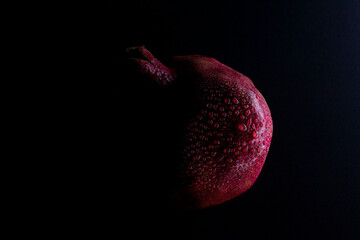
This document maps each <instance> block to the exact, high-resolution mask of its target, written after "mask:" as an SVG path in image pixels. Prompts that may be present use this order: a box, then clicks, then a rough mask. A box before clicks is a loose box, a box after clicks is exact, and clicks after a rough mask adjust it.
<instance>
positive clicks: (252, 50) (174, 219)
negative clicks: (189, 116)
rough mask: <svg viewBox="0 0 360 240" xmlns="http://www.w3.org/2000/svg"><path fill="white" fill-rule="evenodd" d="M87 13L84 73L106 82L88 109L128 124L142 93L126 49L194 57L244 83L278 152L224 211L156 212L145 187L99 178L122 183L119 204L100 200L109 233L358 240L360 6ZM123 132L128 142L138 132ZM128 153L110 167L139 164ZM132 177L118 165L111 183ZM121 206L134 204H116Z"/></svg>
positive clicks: (260, 4) (208, 6) (165, 4)
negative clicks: (251, 87) (266, 116)
mask: <svg viewBox="0 0 360 240" xmlns="http://www.w3.org/2000/svg"><path fill="white" fill-rule="evenodd" d="M84 11H89V12H87V13H86V17H84V18H83V19H82V20H81V25H80V26H79V29H81V28H83V27H85V28H88V29H87V30H89V31H88V33H90V34H89V35H88V39H86V40H84V41H85V43H87V42H90V43H91V44H90V45H89V46H88V48H87V49H86V50H87V52H88V55H89V58H88V60H90V62H91V63H92V64H90V65H89V66H91V68H88V69H86V70H87V71H88V72H90V73H93V72H94V76H97V78H95V77H94V80H93V81H89V82H88V83H91V84H93V87H94V88H92V89H91V91H90V94H89V95H91V96H92V98H91V99H90V100H89V101H90V102H91V101H94V102H95V105H96V104H97V105H96V106H98V107H99V109H100V110H99V111H104V112H106V111H108V110H111V111H120V112H121V114H122V116H123V118H128V117H129V112H127V111H129V109H130V108H132V107H133V105H131V104H132V103H134V99H135V98H136V97H137V96H136V94H134V92H137V91H141V88H142V83H137V84H135V86H134V85H131V86H132V87H133V88H135V89H131V88H130V89H129V85H128V84H125V83H124V82H122V81H124V77H123V76H122V72H123V71H124V69H123V68H122V65H121V57H122V54H123V50H124V49H125V48H126V47H130V46H137V45H145V46H146V47H147V48H148V49H149V50H150V51H151V52H152V53H153V54H154V55H155V56H156V57H158V59H160V60H162V61H165V62H166V59H167V57H170V56H172V55H184V54H194V53H196V54H202V55H206V56H210V57H214V58H216V59H218V60H219V61H221V62H223V63H224V64H226V65H228V66H230V67H232V68H234V69H236V70H238V71H239V72H241V73H243V74H245V75H247V76H248V77H250V78H251V79H252V81H253V82H254V84H255V86H256V87H257V88H258V89H259V90H260V92H261V93H262V94H263V95H264V97H265V99H266V101H267V103H268V104H269V107H270V110H271V112H272V117H273V122H274V134H273V140H272V144H271V147H270V152H269V154H268V157H267V161H266V163H265V165H264V168H263V171H262V172H261V174H260V176H259V178H258V180H257V181H256V183H255V184H254V186H253V187H252V188H251V189H250V190H249V191H248V192H246V193H245V194H243V195H241V196H239V197H237V198H235V199H233V200H231V201H229V202H226V203H224V204H221V205H219V206H216V207H212V208H208V209H204V210H200V211H193V212H186V211H168V210H165V209H163V208H162V207H161V204H156V203H154V202H156V201H160V200H159V199H158V198H157V196H156V194H157V193H156V192H155V193H151V190H148V189H142V188H141V186H139V185H137V184H135V185H134V182H135V181H137V180H139V177H138V176H134V177H133V178H129V177H127V178H121V181H123V182H122V183H120V184H119V185H117V182H116V181H119V179H118V178H116V177H108V176H106V175H107V174H106V171H107V170H106V167H103V168H102V171H103V173H102V175H100V176H101V178H104V176H105V179H107V180H108V181H112V182H113V188H111V189H112V190H111V191H113V192H116V194H115V193H114V194H113V195H111V196H109V194H108V193H107V190H109V189H106V188H105V190H104V189H103V190H102V191H103V194H104V199H103V198H101V199H102V200H101V201H100V202H102V204H103V205H106V206H105V207H104V208H105V209H106V210H104V213H101V210H98V211H99V212H100V213H99V212H98V213H97V214H99V216H100V218H102V219H105V220H104V221H105V223H103V224H102V228H103V229H102V230H99V231H100V232H104V233H105V232H106V233H112V234H119V235H123V236H126V235H124V234H128V233H130V234H131V236H132V237H131V238H135V237H137V236H140V234H145V236H146V238H149V237H155V238H156V239H158V238H164V239H344V238H346V239H359V238H360V150H359V149H360V146H359V145H360V122H359V117H360V1H355V0H348V1H340V0H328V1H319V0H317V1H297V0H295V1H228V0H223V1H187V0H183V1H177V0H174V1H157V0H154V1H138V0H133V1H107V2H106V3H105V2H104V3H102V4H95V5H94V6H93V7H92V8H91V10H84ZM81 44H82V43H80V45H81ZM89 75H91V74H89ZM114 89H115V90H114ZM114 91H115V92H116V91H117V93H119V91H120V92H121V94H120V95H116V94H115V97H114V98H111V100H109V101H111V104H110V105H108V103H105V105H107V106H103V105H102V104H104V101H98V100H99V99H102V100H103V99H104V98H105V99H107V96H113V95H114V94H113V93H114ZM94 96H95V97H94ZM117 97H119V98H118V100H116V99H117ZM87 101H88V100H87V99H84V102H87ZM117 101H118V102H117ZM109 106H111V107H109ZM129 106H130V107H129ZM138 107H139V108H138V109H140V110H141V109H144V106H141V105H140V106H139V105H138ZM94 114H95V113H94ZM96 114H97V113H96ZM105 116H106V115H105ZM130 119H131V117H130ZM103 121H106V120H103ZM130 121H131V120H127V121H125V123H129V122H130ZM137 123H138V124H139V127H143V128H146V127H147V126H148V125H147V122H146V121H144V122H143V124H141V123H142V122H140V123H139V122H137ZM119 125H120V126H118V128H119V129H117V130H118V131H123V132H125V131H126V130H127V129H128V128H129V126H130V127H131V126H132V125H128V126H126V125H124V124H123V123H120V124H119ZM130 131H132V130H130ZM136 133H137V134H138V132H136ZM113 137H114V136H113ZM127 137H129V134H125V133H123V135H122V134H119V135H118V138H117V137H116V136H115V137H114V138H115V139H117V140H123V139H125V140H126V138H127ZM149 139H151V138H145V140H143V141H141V142H137V143H136V144H138V145H140V146H141V144H144V145H146V141H149ZM109 142H110V141H109ZM132 143H134V141H132ZM134 144H135V143H134ZM128 145H129V144H126V145H125V146H128ZM108 147H109V148H112V147H114V148H116V146H108ZM139 149H140V151H141V147H139ZM131 150H134V149H132V148H130V150H129V149H126V148H124V147H119V150H118V151H119V155H120V156H121V157H120V160H116V159H117V158H116V155H112V159H113V160H114V161H120V162H122V161H124V162H128V161H134V159H135V160H136V159H137V158H136V156H137V155H136V154H135V153H132V152H129V154H130V155H127V156H131V159H128V158H129V157H125V153H128V152H127V151H131ZM110 152H111V153H114V150H112V151H110ZM152 161H153V160H152ZM129 166H130V165H129V164H128V165H126V164H124V165H123V164H121V163H120V164H118V165H117V166H116V167H117V168H116V170H114V169H113V170H112V171H113V174H115V175H116V172H119V175H123V174H124V173H128V172H132V169H128V167H129ZM131 166H132V165H131ZM94 168H95V167H94ZM135 175H136V174H135ZM140 179H141V178H140ZM164 181H166V179H165V180H164ZM95 182H96V180H95ZM125 185H126V186H127V187H124V186H125ZM140 185H141V184H140ZM119 186H120V187H119ZM134 186H136V189H137V190H136V191H138V192H137V193H136V194H134V189H132V188H133V187H134ZM101 188H102V187H101V186H100V187H99V189H101ZM130 189H131V190H130ZM141 192H143V193H144V194H142V193H141ZM94 195H95V194H94ZM115 195H116V197H114V196H115ZM107 197H108V198H111V200H107V199H106V198H107ZM98 198H100V197H98ZM119 198H120V199H123V200H125V201H124V202H120V201H117V200H114V199H119ZM135 198H136V199H135ZM150 199H151V200H150ZM94 206H96V203H95V204H94ZM88 214H89V215H90V216H91V213H88ZM95 222H102V220H99V219H97V220H96V221H95ZM95 226H96V224H95ZM96 228H97V227H94V228H93V229H88V231H90V232H91V231H93V230H94V229H96ZM125 238H127V237H125Z"/></svg>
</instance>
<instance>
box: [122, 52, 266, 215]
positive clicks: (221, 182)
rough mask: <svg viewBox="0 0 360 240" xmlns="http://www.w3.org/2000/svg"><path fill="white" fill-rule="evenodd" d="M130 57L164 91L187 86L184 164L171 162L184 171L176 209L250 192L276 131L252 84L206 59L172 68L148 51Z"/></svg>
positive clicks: (176, 60)
mask: <svg viewBox="0 0 360 240" xmlns="http://www.w3.org/2000/svg"><path fill="white" fill-rule="evenodd" d="M129 52H130V53H131V55H132V56H133V57H132V58H130V60H131V61H132V62H133V63H135V64H136V66H137V69H138V72H140V73H143V74H145V75H147V76H148V77H149V78H151V79H153V80H154V82H157V83H158V85H159V86H161V87H166V86H169V85H172V84H173V86H174V88H176V86H182V87H179V89H180V90H179V91H180V94H179V98H181V99H182V100H181V99H180V100H178V101H180V102H182V101H183V102H184V104H182V106H186V107H185V112H184V113H183V112H181V111H180V110H179V111H180V112H181V114H183V115H184V116H186V120H185V121H184V122H183V124H184V126H183V128H184V129H183V131H182V132H183V136H182V138H183V141H182V144H181V146H182V149H180V150H179V152H180V154H179V155H178V156H180V159H169V161H176V162H178V166H179V168H178V179H179V181H178V183H179V184H176V185H177V190H176V192H175V194H174V195H173V198H174V201H175V202H176V204H177V205H178V206H181V207H183V208H187V209H201V208H206V207H210V206H215V205H218V204H220V203H223V202H225V201H228V200H230V199H232V198H234V197H236V196H238V195H240V194H242V193H244V192H246V191H247V190H248V189H249V188H250V187H251V186H252V185H253V184H254V182H255V181H256V179H257V177H258V176H259V174H260V171H261V169H262V167H263V165H264V162H265V158H266V156H267V154H268V151H269V147H270V143H271V138H272V132H273V123H272V118H271V114H270V110H269V107H268V105H267V103H266V101H265V99H264V97H263V96H262V95H261V94H260V92H259V91H258V90H257V89H256V88H255V86H254V84H253V83H252V81H251V80H250V79H249V78H248V77H246V76H245V75H243V74H241V73H239V72H237V71H235V70H234V69H232V68H230V67H228V66H226V65H224V64H222V63H220V62H219V61H217V60H215V59H213V58H209V57H204V56H201V55H186V56H176V57H173V58H172V59H171V62H170V65H169V66H170V67H166V66H165V65H163V64H161V63H160V62H159V61H158V60H157V59H155V58H154V57H153V56H152V55H151V53H150V52H149V51H148V50H147V49H145V48H144V47H136V48H131V49H130V50H129ZM134 56H135V57H134ZM159 72H160V73H161V74H154V73H159ZM179 82H180V84H179ZM189 89H190V90H189ZM190 92H191V93H195V94H190ZM190 95H194V96H193V97H190ZM189 99H190V100H189ZM189 102H190V103H189ZM183 108H184V107H183ZM187 111H188V112H190V114H189V113H188V112H187ZM164 181H166V179H164Z"/></svg>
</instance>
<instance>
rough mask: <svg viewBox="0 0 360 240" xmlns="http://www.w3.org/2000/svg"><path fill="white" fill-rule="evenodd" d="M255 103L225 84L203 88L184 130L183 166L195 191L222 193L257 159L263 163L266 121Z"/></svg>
mask: <svg viewBox="0 0 360 240" xmlns="http://www.w3.org/2000/svg"><path fill="white" fill-rule="evenodd" d="M254 101H257V100H256V99H255V96H251V95H250V94H248V93H247V92H245V91H242V90H241V89H238V88H236V87H231V86H229V85H226V84H223V85H218V84H216V85H210V84H209V85H205V86H203V88H202V89H201V92H200V103H201V104H200V105H199V110H198V112H197V114H196V117H194V118H193V119H191V120H190V122H189V123H188V125H187V128H186V139H185V147H184V158H183V159H184V161H183V163H182V171H183V172H182V175H183V177H184V178H187V179H188V180H189V179H190V188H191V187H193V188H194V191H195V190H196V191H199V190H200V191H201V190H206V192H209V190H210V192H211V190H213V191H219V190H220V191H221V189H222V188H224V187H225V186H226V185H227V184H230V183H231V182H232V181H233V178H234V177H238V178H241V175H243V173H244V172H246V171H248V169H249V167H251V166H253V165H254V164H258V163H257V161H256V160H257V159H263V160H265V157H266V153H267V147H266V146H265V141H264V133H265V128H264V127H265V126H264V125H265V122H264V119H262V118H261V114H259V112H258V110H257V109H256V106H255V105H254ZM234 171H235V172H234ZM230 175H231V176H230Z"/></svg>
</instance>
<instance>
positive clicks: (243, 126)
mask: <svg viewBox="0 0 360 240" xmlns="http://www.w3.org/2000/svg"><path fill="white" fill-rule="evenodd" d="M236 128H237V129H238V130H240V131H246V130H247V127H246V126H245V124H243V123H239V124H238V125H237V126H236Z"/></svg>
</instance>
